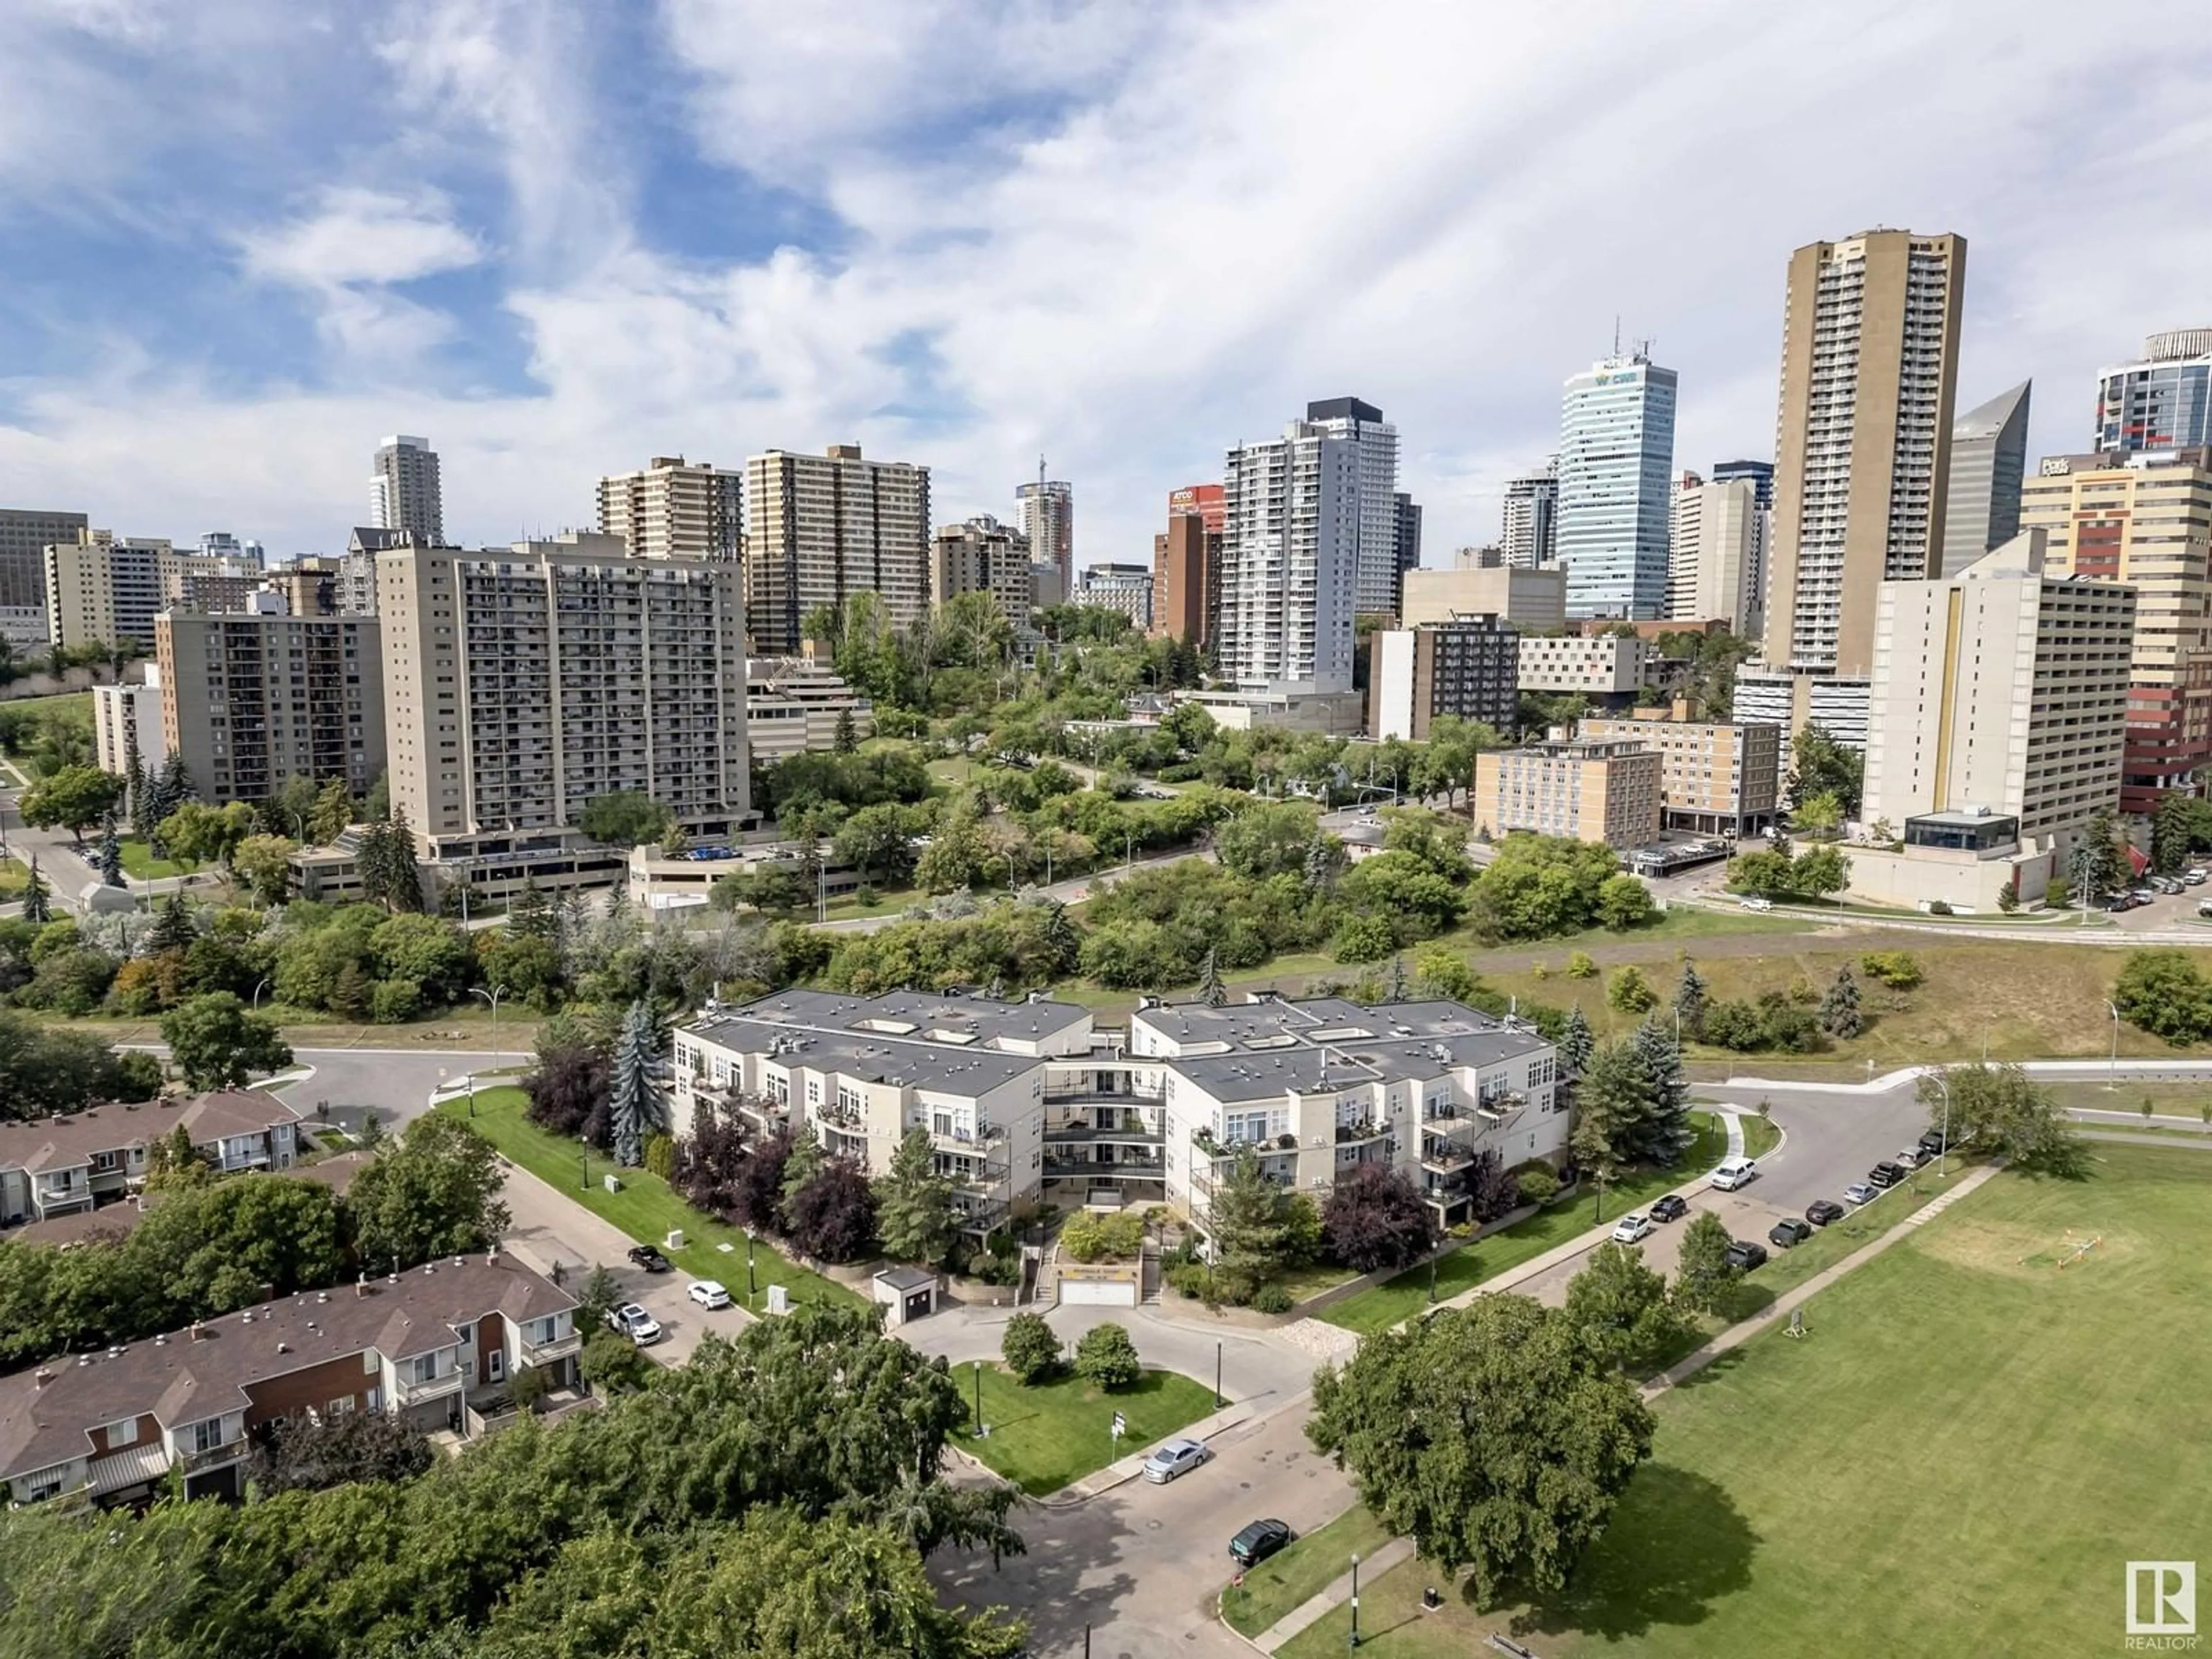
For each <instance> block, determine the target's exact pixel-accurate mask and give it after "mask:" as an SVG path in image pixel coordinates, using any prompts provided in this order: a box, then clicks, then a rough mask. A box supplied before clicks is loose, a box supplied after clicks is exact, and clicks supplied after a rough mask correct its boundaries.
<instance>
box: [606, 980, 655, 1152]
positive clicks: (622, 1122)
mask: <svg viewBox="0 0 2212 1659" xmlns="http://www.w3.org/2000/svg"><path fill="white" fill-rule="evenodd" d="M661 1069H662V1068H661V1063H660V1023H659V1021H658V1020H656V1019H655V1018H653V1005H652V1004H651V1003H650V1002H648V1001H647V1000H646V999H645V998H643V997H640V998H639V999H638V1000H636V1001H635V1002H633V1003H631V1004H630V1006H629V1013H628V1014H627V1015H625V1016H624V1017H623V1028H622V1035H621V1036H619V1037H617V1039H616V1040H615V1054H614V1068H613V1075H612V1079H611V1083H610V1085H609V1087H608V1091H607V1122H608V1126H609V1127H610V1129H611V1132H612V1135H613V1151H614V1156H615V1162H616V1163H617V1164H623V1165H626V1166H627V1167H629V1168H631V1169H635V1168H637V1167H638V1166H639V1165H640V1164H642V1163H643V1162H644V1161H645V1140H646V1137H647V1135H650V1134H655V1133H659V1132H660V1131H661V1130H663V1129H665V1128H666V1127H668V1103H667V1100H666V1098H665V1096H664V1095H663V1094H662V1093H661Z"/></svg>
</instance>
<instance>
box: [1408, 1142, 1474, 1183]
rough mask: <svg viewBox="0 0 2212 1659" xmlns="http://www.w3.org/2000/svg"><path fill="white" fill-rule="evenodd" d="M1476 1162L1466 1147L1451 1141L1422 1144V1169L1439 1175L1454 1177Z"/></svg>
mask: <svg viewBox="0 0 2212 1659" xmlns="http://www.w3.org/2000/svg"><path fill="white" fill-rule="evenodd" d="M1472 1163H1474V1153H1473V1152H1469V1151H1468V1149H1467V1148H1466V1147H1464V1146H1455V1145H1453V1144H1452V1143H1451V1142H1450V1141H1449V1140H1435V1139H1431V1140H1427V1141H1425V1142H1423V1143H1422V1146H1421V1167H1422V1168H1423V1169H1424V1170H1430V1171H1431V1172H1432V1173H1434V1174H1437V1175H1453V1174H1456V1173H1457V1172H1458V1171H1459V1170H1464V1169H1466V1168H1467V1167H1468V1165H1469V1164H1472Z"/></svg>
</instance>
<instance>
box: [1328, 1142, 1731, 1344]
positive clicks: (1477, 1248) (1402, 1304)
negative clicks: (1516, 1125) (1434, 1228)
mask: <svg viewBox="0 0 2212 1659" xmlns="http://www.w3.org/2000/svg"><path fill="white" fill-rule="evenodd" d="M1701 1115H1702V1114H1701ZM1708 1153H1711V1158H1710V1159H1709V1158H1708V1157H1707V1154H1708ZM1718 1158H1719V1153H1718V1152H1716V1151H1715V1150H1714V1147H1713V1137H1712V1134H1711V1133H1710V1132H1709V1133H1707V1134H1706V1135H1705V1138H1704V1139H1702V1140H1701V1141H1700V1143H1699V1145H1698V1146H1695V1147H1692V1149H1691V1151H1690V1152H1688V1153H1687V1154H1686V1156H1685V1157H1684V1158H1683V1160H1682V1163H1681V1166H1680V1168H1679V1169H1674V1170H1638V1172H1637V1173H1636V1174H1634V1175H1632V1176H1629V1177H1628V1178H1627V1179H1626V1180H1625V1181H1618V1182H1614V1183H1613V1185H1612V1186H1610V1187H1608V1188H1606V1189H1605V1217H1604V1218H1605V1220H1606V1221H1607V1222H1612V1221H1615V1220H1617V1219H1619V1218H1620V1216H1621V1215H1622V1214H1623V1213H1625V1212H1627V1211H1630V1210H1633V1209H1635V1208H1637V1207H1638V1206H1641V1205H1643V1204H1644V1203H1646V1202H1648V1201H1649V1200H1652V1199H1655V1198H1656V1197H1658V1196H1659V1194H1662V1193H1664V1192H1671V1191H1672V1190H1673V1189H1674V1188H1677V1187H1679V1186H1680V1185H1681V1184H1682V1183H1683V1182H1686V1181H1688V1180H1689V1179H1691V1177H1692V1176H1693V1175H1695V1174H1696V1172H1697V1171H1698V1170H1701V1169H1705V1168H1706V1167H1708V1166H1709V1164H1710V1163H1711V1162H1714V1161H1717V1159H1718ZM1595 1209H1596V1200H1595V1197H1594V1195H1593V1194H1591V1192H1590V1191H1589V1189H1588V1188H1584V1189H1583V1191H1582V1192H1580V1193H1578V1194H1576V1195H1575V1197H1574V1198H1572V1199H1571V1200H1569V1201H1567V1202H1566V1203H1564V1204H1558V1205H1554V1206H1553V1207H1552V1208H1550V1209H1548V1210H1539V1211H1538V1212H1536V1213H1535V1214H1534V1215H1532V1216H1530V1217H1529V1218H1528V1219H1527V1220H1526V1221H1520V1222H1516V1223H1515V1224H1514V1225H1512V1226H1510V1227H1508V1228H1506V1229H1504V1231H1501V1232H1495V1233H1492V1234H1491V1236H1490V1237H1487V1238H1485V1239H1481V1240H1480V1241H1478V1242H1477V1243H1473V1244H1468V1245H1465V1246H1462V1248H1461V1249H1456V1250H1454V1251H1452V1252H1451V1254H1450V1255H1446V1256H1443V1257H1441V1258H1440V1259H1439V1260H1438V1261H1437V1264H1436V1269H1437V1279H1436V1285H1437V1301H1439V1302H1448V1301H1449V1300H1450V1299H1451V1298H1452V1297H1455V1296H1457V1295H1458V1294H1459V1293H1460V1292H1461V1291H1468V1290H1472V1289H1474V1286H1476V1285H1480V1284H1482V1283H1483V1282H1485V1281H1486V1280H1487V1279H1495V1278H1497V1277H1498V1274H1500V1273H1504V1271H1506V1269H1508V1268H1509V1267H1519V1266H1520V1265H1521V1264H1522V1262H1524V1261H1530V1260H1532V1259H1534V1257H1536V1256H1540V1255H1543V1254H1544V1252H1545V1251H1547V1250H1548V1249H1552V1248H1553V1246H1555V1245H1559V1244H1564V1243H1566V1242H1567V1241H1568V1240H1569V1239H1571V1238H1576V1237H1580V1236H1581V1235H1582V1234H1583V1233H1586V1232H1588V1231H1589V1230H1590V1229H1591V1228H1593V1227H1595V1226H1596V1225H1598V1220H1597V1218H1596V1215H1595ZM1428 1305H1429V1268H1428V1264H1427V1263H1426V1262H1424V1263H1422V1264H1421V1265H1420V1266H1419V1267H1411V1268H1408V1269H1407V1271H1406V1272H1404V1273H1400V1274H1399V1275H1398V1276H1397V1277H1396V1278H1395V1279H1386V1280H1385V1281H1384V1282H1383V1283H1382V1284H1380V1285H1376V1287H1375V1288H1374V1289H1373V1290H1370V1291H1361V1292H1360V1293H1359V1294H1358V1296H1352V1297H1346V1298H1345V1299H1344V1300H1343V1301H1341V1302H1340V1303H1338V1304H1336V1305H1335V1306H1334V1307H1330V1308H1324V1309H1322V1310H1321V1312H1319V1313H1317V1314H1316V1315H1315V1316H1314V1317H1315V1318H1316V1319H1321V1320H1325V1321H1327V1322H1328V1323H1329V1324H1332V1325H1337V1326H1341V1327H1342V1328H1344V1329H1346V1330H1347V1331H1357V1332H1358V1333H1359V1334H1361V1335H1362V1336H1367V1335H1370V1334H1373V1333H1375V1332H1376V1331H1383V1330H1388V1329H1389V1328H1390V1327H1391V1326H1393V1325H1395V1324H1396V1323H1398V1322H1399V1321H1401V1320H1402V1319H1410V1318H1412V1317H1413V1316H1414V1315H1415V1314H1417V1313H1419V1312H1420V1311H1421V1310H1422V1309H1424V1308H1425V1307H1427V1306H1428Z"/></svg>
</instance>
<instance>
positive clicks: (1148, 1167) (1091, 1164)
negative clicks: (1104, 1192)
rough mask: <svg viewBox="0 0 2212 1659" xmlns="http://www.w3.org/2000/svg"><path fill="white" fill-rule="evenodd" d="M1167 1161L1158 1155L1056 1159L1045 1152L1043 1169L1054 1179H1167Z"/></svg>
mask: <svg viewBox="0 0 2212 1659" xmlns="http://www.w3.org/2000/svg"><path fill="white" fill-rule="evenodd" d="M1167 1170H1168V1166H1167V1160H1166V1159H1165V1158H1117V1159H1115V1161H1114V1162H1112V1163H1110V1164H1109V1163H1102V1162H1100V1161H1099V1160H1097V1159H1096V1158H1054V1157H1053V1156H1052V1155H1051V1153H1050V1152H1047V1153H1046V1154H1045V1160H1044V1172H1045V1174H1046V1175H1047V1176H1050V1177H1051V1178H1052V1179H1054V1180H1055V1181H1164V1180H1165V1179H1166V1178H1167Z"/></svg>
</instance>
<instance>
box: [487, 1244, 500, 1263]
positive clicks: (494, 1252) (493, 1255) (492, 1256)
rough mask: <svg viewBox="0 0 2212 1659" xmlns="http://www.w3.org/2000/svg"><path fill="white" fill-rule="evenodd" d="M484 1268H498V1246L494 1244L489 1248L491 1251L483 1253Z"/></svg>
mask: <svg viewBox="0 0 2212 1659" xmlns="http://www.w3.org/2000/svg"><path fill="white" fill-rule="evenodd" d="M484 1266H485V1267H497V1266H499V1246H498V1245H496V1244H495V1245H493V1246H492V1247H491V1249H488V1250H486V1251H485V1252H484Z"/></svg>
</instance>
